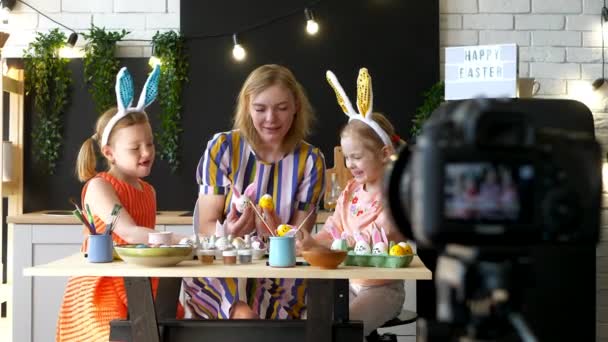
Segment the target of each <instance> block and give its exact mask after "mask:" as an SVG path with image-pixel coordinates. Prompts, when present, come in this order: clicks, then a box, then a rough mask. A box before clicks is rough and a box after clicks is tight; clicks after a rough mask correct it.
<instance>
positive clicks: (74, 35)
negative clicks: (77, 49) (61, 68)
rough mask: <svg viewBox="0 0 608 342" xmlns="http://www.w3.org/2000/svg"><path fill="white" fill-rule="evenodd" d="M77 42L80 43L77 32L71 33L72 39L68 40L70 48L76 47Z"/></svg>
mask: <svg viewBox="0 0 608 342" xmlns="http://www.w3.org/2000/svg"><path fill="white" fill-rule="evenodd" d="M77 41H78V33H76V32H72V33H70V37H69V38H68V46H69V47H74V46H76V42H77Z"/></svg>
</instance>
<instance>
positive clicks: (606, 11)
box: [592, 0, 608, 91]
mask: <svg viewBox="0 0 608 342" xmlns="http://www.w3.org/2000/svg"><path fill="white" fill-rule="evenodd" d="M607 21H608V8H607V7H606V0H604V6H602V14H601V16H600V31H601V32H600V34H601V35H602V77H601V78H598V79H596V80H595V81H593V83H592V88H593V90H594V91H599V90H600V89H601V88H602V86H604V85H606V83H607V82H608V81H606V74H605V73H604V69H605V67H604V63H605V61H604V34H605V32H604V24H605V23H606V22H607Z"/></svg>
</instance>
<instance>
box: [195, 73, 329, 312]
mask: <svg viewBox="0 0 608 342" xmlns="http://www.w3.org/2000/svg"><path fill="white" fill-rule="evenodd" d="M312 120H313V111H312V108H311V105H310V103H309V101H308V99H307V97H306V95H305V93H304V91H303V89H302V86H301V85H300V84H299V83H298V81H297V80H296V78H295V76H294V75H293V73H292V72H291V71H290V70H289V69H287V68H285V67H283V66H280V65H263V66H261V67H258V68H257V69H255V70H254V71H253V72H251V74H250V75H249V76H248V77H247V79H246V81H245V83H244V84H243V86H242V88H241V91H240V93H239V96H238V102H237V107H236V112H235V114H234V129H233V130H231V131H228V132H221V133H217V134H216V135H215V136H214V137H213V138H212V139H211V140H210V141H209V142H208V144H207V148H206V150H205V152H204V154H203V156H202V158H201V160H200V162H199V165H198V168H197V170H196V177H197V180H198V184H199V188H200V190H199V199H198V201H199V206H198V207H199V210H200V212H199V227H200V233H201V234H204V235H207V236H208V235H212V234H214V232H215V227H216V222H217V221H219V222H223V223H224V225H225V227H226V234H231V235H232V236H243V235H244V234H252V233H256V234H259V235H268V234H269V233H268V231H267V230H266V229H265V228H262V225H261V223H260V222H259V220H257V219H256V215H255V213H254V212H253V209H252V208H251V207H246V208H245V210H244V211H243V213H238V212H237V210H236V208H235V207H234V206H233V205H231V201H232V197H233V196H234V195H233V192H234V189H237V190H238V192H239V193H243V191H244V190H245V188H246V187H247V186H248V185H249V184H255V188H256V198H254V199H253V200H255V202H256V203H257V201H258V200H259V198H260V197H261V196H262V195H264V194H270V195H272V197H273V199H274V203H275V209H274V210H266V209H264V212H263V213H264V216H265V217H266V222H267V223H268V224H269V226H271V228H273V229H274V228H276V227H277V226H278V225H279V224H281V223H289V224H292V225H296V226H297V225H299V224H300V223H301V222H302V221H304V218H305V217H306V216H307V214H308V213H309V212H310V211H311V210H315V208H316V207H317V205H318V202H319V199H320V198H321V196H322V193H323V188H324V184H325V180H324V175H325V160H324V157H323V154H322V153H321V151H320V150H319V149H318V148H316V147H314V146H312V145H310V144H309V143H307V142H305V141H304V138H305V137H306V135H307V134H308V133H309V131H310V127H311V123H312ZM314 222H315V220H314V217H311V219H308V220H307V221H306V223H305V225H304V229H306V230H308V231H310V230H311V229H312V226H313V224H314ZM184 289H185V293H186V307H187V308H186V310H187V311H188V312H189V313H192V315H193V316H194V317H199V318H267V319H275V318H281V319H297V318H301V317H302V315H303V313H304V312H305V296H306V282H305V281H304V280H302V279H249V280H247V281H244V280H239V279H218V278H194V279H185V280H184Z"/></svg>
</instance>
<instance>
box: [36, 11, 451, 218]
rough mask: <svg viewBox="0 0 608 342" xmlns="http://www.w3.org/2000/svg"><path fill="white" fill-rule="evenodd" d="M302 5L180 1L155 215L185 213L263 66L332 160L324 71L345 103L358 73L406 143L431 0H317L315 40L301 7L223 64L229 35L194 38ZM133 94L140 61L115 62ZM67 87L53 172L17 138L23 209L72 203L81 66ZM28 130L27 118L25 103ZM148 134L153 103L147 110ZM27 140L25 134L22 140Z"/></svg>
mask: <svg viewBox="0 0 608 342" xmlns="http://www.w3.org/2000/svg"><path fill="white" fill-rule="evenodd" d="M309 2H310V1H308V2H307V1H303V0H290V1H280V0H256V1H246V0H223V1H208V0H207V1H197V0H182V1H181V10H180V12H181V31H182V33H183V34H184V35H185V36H186V37H187V38H188V40H187V46H188V54H189V61H190V70H189V77H190V82H189V83H188V84H187V85H186V87H185V90H184V93H183V112H182V116H183V119H182V125H183V127H184V128H185V131H184V132H183V135H182V145H183V148H182V167H181V169H180V170H179V171H178V172H177V173H175V174H172V173H171V172H170V171H169V168H168V166H167V164H166V163H165V162H164V161H161V160H159V159H157V162H156V163H155V166H154V169H153V171H152V175H151V176H150V177H149V178H148V179H147V180H148V181H149V182H151V183H152V184H153V185H154V186H155V187H156V190H157V194H158V207H159V209H162V210H176V209H190V208H192V207H193V205H194V201H195V197H196V194H197V186H196V183H195V176H194V172H195V168H196V165H197V163H198V160H199V158H200V156H201V154H202V152H203V149H204V147H205V145H206V142H207V141H208V140H209V139H210V138H211V136H212V135H213V134H214V133H215V132H219V131H224V130H228V129H230V128H231V119H232V113H233V110H234V106H235V100H236V96H237V94H238V91H239V89H240V87H241V85H242V83H243V81H244V80H245V78H246V76H247V75H248V74H249V72H251V71H252V70H253V69H254V68H256V67H257V66H259V65H262V64H266V63H279V64H283V65H285V66H287V67H289V68H290V69H291V70H292V71H293V72H294V73H295V75H296V77H297V78H298V79H299V81H300V82H301V83H302V85H303V86H304V88H305V89H306V91H307V93H308V95H309V97H310V100H311V102H312V104H313V106H314V107H315V109H316V113H317V118H318V120H317V122H316V125H315V126H314V133H313V134H312V135H311V136H310V137H309V139H308V140H309V141H310V142H311V143H313V144H315V145H317V146H319V147H320V148H321V149H322V150H323V152H324V153H325V155H326V159H327V163H328V167H329V166H331V165H332V164H333V156H332V153H331V151H332V148H333V146H335V145H337V144H339V140H338V130H339V129H340V127H341V126H342V125H343V124H344V123H345V122H346V116H344V114H342V112H341V111H340V109H339V107H338V105H337V104H336V101H335V96H334V93H333V90H332V89H331V88H330V87H329V85H328V84H327V82H326V81H325V71H326V70H327V69H331V70H332V71H334V73H335V74H336V75H337V76H338V79H339V80H340V82H341V83H342V85H343V87H344V88H345V90H346V92H347V93H348V95H349V97H350V98H351V100H353V101H354V98H355V97H356V94H355V84H356V77H357V73H358V70H359V68H360V67H363V66H365V67H367V68H368V69H369V71H370V73H371V76H372V79H373V86H374V103H375V106H374V108H375V109H376V110H379V111H382V112H385V113H386V114H387V115H388V116H389V118H390V119H391V120H392V122H393V123H394V124H395V126H396V128H397V131H398V133H400V134H401V135H402V136H403V137H404V138H407V137H409V128H410V123H411V117H412V114H413V112H414V110H415V108H416V107H417V106H418V105H420V104H421V103H422V96H421V94H422V92H424V91H425V90H426V89H428V88H429V87H430V86H431V85H432V84H434V83H435V82H437V81H438V79H439V30H438V22H439V14H438V12H439V9H438V1H426V0H425V1H401V0H357V1H347V0H333V1H332V0H326V1H322V2H320V3H319V4H318V5H317V6H316V7H314V14H315V17H316V19H317V21H318V22H319V25H320V27H321V29H320V32H319V34H318V35H317V36H316V37H310V36H308V35H307V34H306V33H305V31H304V27H305V18H304V13H303V11H302V12H300V11H298V12H297V13H296V14H295V15H293V16H290V17H287V18H285V19H282V20H279V21H276V22H273V23H271V24H269V25H266V26H263V27H261V28H259V29H256V30H253V31H250V32H245V33H243V34H241V35H240V40H241V43H242V45H243V46H244V47H245V48H246V49H247V53H248V55H247V59H246V60H245V61H244V62H242V63H236V62H234V61H233V59H232V55H231V52H232V39H231V37H230V36H226V37H219V38H209V39H195V36H201V35H214V34H222V33H231V32H234V31H237V32H240V31H243V30H245V29H246V28H247V27H250V26H251V25H255V24H259V23H262V22H265V21H267V20H269V19H271V18H275V17H277V16H281V15H283V14H285V13H290V12H292V11H293V10H294V9H298V8H303V7H304V6H305V5H306V4H307V3H309ZM122 62H123V64H124V65H126V66H128V67H129V70H130V71H131V73H132V74H133V77H134V80H135V83H136V89H140V87H141V85H142V84H143V82H144V81H145V77H146V73H147V72H149V67H148V66H147V59H143V58H140V59H123V60H122ZM70 68H71V69H72V72H73V78H74V81H75V85H74V90H73V98H72V105H71V106H70V108H69V110H68V111H67V113H66V115H65V129H64V136H65V140H64V147H63V150H62V156H61V160H60V163H59V164H58V168H57V170H56V174H55V175H54V176H52V177H47V176H43V175H41V174H39V173H38V172H36V170H35V167H34V165H33V164H32V162H31V159H32V154H33V153H35V151H31V149H30V142H29V140H28V141H27V142H26V154H27V155H26V163H25V177H26V178H25V191H26V193H25V196H26V197H25V198H26V203H25V210H26V211H34V210H43V209H69V208H70V205H69V203H68V201H67V198H68V197H70V196H73V197H76V198H78V197H79V195H80V189H81V186H82V185H81V184H80V183H78V181H77V180H76V178H75V177H74V172H73V168H74V161H75V158H76V155H77V152H78V148H79V147H80V144H81V143H82V141H83V140H84V139H85V138H86V137H87V136H90V135H91V134H92V133H93V125H94V122H95V119H96V116H97V114H96V113H95V112H94V109H93V108H94V107H93V104H92V101H91V97H90V95H89V94H88V92H87V91H86V89H85V86H84V85H83V75H82V61H81V60H73V61H71V62H70ZM26 109H27V112H26V117H27V118H28V120H27V121H26V125H27V129H28V132H29V131H30V130H29V129H30V128H29V127H30V125H31V121H32V120H35V117H34V118H32V113H31V106H28V107H27V108H26ZM148 113H149V114H150V115H151V117H152V123H153V128H155V127H158V125H156V121H157V120H156V117H157V115H158V106H157V105H154V106H153V107H151V108H149V109H148ZM28 138H29V135H28Z"/></svg>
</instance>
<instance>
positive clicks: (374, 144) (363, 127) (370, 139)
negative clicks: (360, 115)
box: [340, 112, 405, 151]
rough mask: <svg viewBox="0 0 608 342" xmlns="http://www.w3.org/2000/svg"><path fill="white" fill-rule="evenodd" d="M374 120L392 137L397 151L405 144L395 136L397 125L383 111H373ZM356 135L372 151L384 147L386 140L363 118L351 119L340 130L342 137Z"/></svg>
mask: <svg viewBox="0 0 608 342" xmlns="http://www.w3.org/2000/svg"><path fill="white" fill-rule="evenodd" d="M371 118H372V120H374V121H375V122H376V123H377V124H378V126H380V128H382V129H383V130H384V131H385V132H386V134H388V136H389V137H390V138H391V142H392V144H393V148H394V150H395V151H397V149H399V147H401V146H402V145H404V144H405V141H403V140H401V139H399V140H396V139H394V138H393V137H394V136H395V135H396V134H395V127H393V125H392V124H391V122H390V121H389V120H388V119H387V118H386V116H384V114H382V113H378V112H373V113H372V114H371ZM346 136H351V137H352V136H354V137H356V139H361V141H362V142H363V144H364V145H365V146H366V147H367V148H369V149H370V150H372V151H378V150H381V149H382V147H384V142H382V139H380V136H379V135H378V133H376V131H374V130H373V128H371V127H370V126H369V125H367V124H366V123H364V122H362V121H361V120H352V121H349V122H348V123H347V124H346V125H344V127H343V128H342V131H341V132H340V137H341V138H342V137H346Z"/></svg>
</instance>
